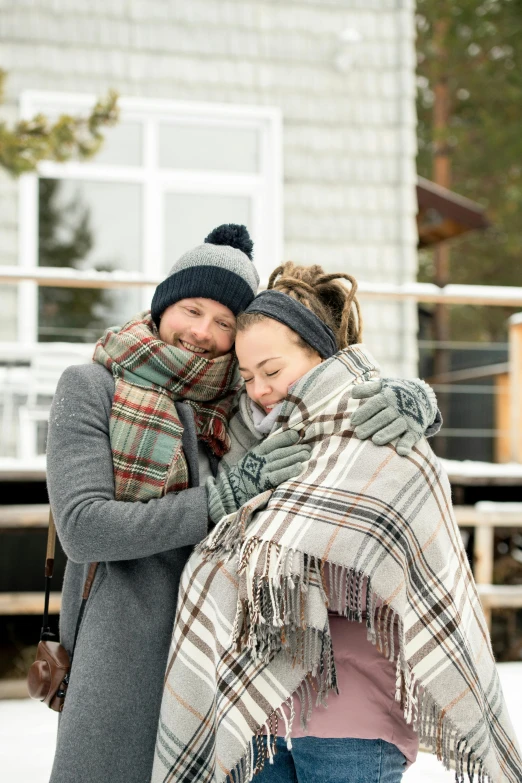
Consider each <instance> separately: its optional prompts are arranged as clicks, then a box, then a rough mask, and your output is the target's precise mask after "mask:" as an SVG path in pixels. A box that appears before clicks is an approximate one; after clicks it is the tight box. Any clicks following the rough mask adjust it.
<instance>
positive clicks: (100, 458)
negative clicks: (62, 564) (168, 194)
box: [47, 226, 309, 783]
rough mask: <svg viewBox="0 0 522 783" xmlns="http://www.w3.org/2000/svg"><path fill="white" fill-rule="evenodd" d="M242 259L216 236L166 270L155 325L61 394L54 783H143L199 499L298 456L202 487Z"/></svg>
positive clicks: (271, 457) (220, 422)
mask: <svg viewBox="0 0 522 783" xmlns="http://www.w3.org/2000/svg"><path fill="white" fill-rule="evenodd" d="M251 253H252V243H251V240H250V238H249V236H248V232H247V231H246V229H244V227H241V226H222V227H219V228H218V229H216V230H215V231H213V232H212V233H211V234H210V235H209V237H207V239H206V240H205V243H204V244H203V245H200V246H199V247H196V248H195V249H194V250H192V251H190V252H188V253H186V254H185V255H184V256H183V257H182V258H181V259H180V260H179V261H178V262H177V263H176V264H174V266H173V268H172V269H171V272H170V274H169V276H168V277H167V279H166V280H165V281H163V283H161V284H160V285H159V286H158V288H157V289H156V292H155V295H154V298H153V301H152V310H151V314H148V313H145V314H141V315H140V316H138V317H137V318H136V319H134V320H133V321H130V322H129V323H128V324H126V325H125V326H124V327H123V328H121V329H109V330H107V332H106V333H105V335H104V337H103V338H102V339H101V340H100V341H99V342H98V344H97V346H96V350H95V354H94V363H93V364H91V365H79V366H74V367H69V368H68V369H67V370H66V371H65V372H64V374H63V376H62V378H61V379H60V382H59V384H58V388H57V390H56V394H55V397H54V402H53V407H52V411H51V415H50V420H49V438H48V449H47V465H48V467H47V474H48V488H49V497H50V501H51V507H52V509H53V512H54V516H55V521H56V526H57V530H58V534H59V537H60V541H61V544H62V546H63V549H64V551H65V553H66V554H67V556H68V558H69V562H68V565H67V569H66V576H65V580H64V585H63V599H62V600H63V603H62V614H61V622H60V626H61V627H60V632H61V641H62V644H63V645H64V646H65V647H66V649H67V650H68V652H69V653H70V654H71V653H72V652H73V649H74V656H73V658H74V660H73V664H72V668H71V676H70V684H69V687H68V691H67V696H66V700H65V704H64V710H63V712H62V714H61V716H60V723H59V731H58V745H57V751H56V756H55V761H54V766H53V771H52V775H51V781H52V783H83V781H85V783H87V781H89V783H98V782H99V783H101V781H104V783H105V781H108V780H110V781H111V782H112V783H117V782H118V781H121V783H124V782H125V783H134V782H135V783H145V782H146V781H148V780H149V778H150V773H151V769H152V762H153V753H154V742H155V737H156V729H157V721H158V714H159V708H160V701H161V693H162V686H163V676H164V671H165V663H166V659H167V654H168V646H169V641H170V636H171V631H172V626H173V621H174V612H175V607H176V596H177V589H178V583H179V578H180V575H181V572H182V570H183V566H184V565H185V562H186V560H187V557H188V555H189V554H190V551H191V548H192V547H193V546H194V545H195V544H196V543H198V542H199V541H201V540H202V539H203V538H204V537H205V535H206V534H207V532H208V513H207V505H208V500H209V495H216V494H218V495H219V493H223V492H225V493H227V495H228V496H230V495H231V493H232V497H234V498H236V499H237V502H238V503H239V504H240V503H242V502H244V500H246V499H247V498H248V497H250V496H253V495H255V494H256V493H257V492H259V491H260V488H262V487H264V486H267V487H268V486H277V484H278V483H280V482H281V481H285V480H286V479H287V478H290V477H292V476H295V475H298V473H299V472H300V471H301V469H302V467H303V462H304V461H306V458H307V456H308V454H309V450H308V449H307V448H306V447H302V446H299V445H296V446H294V443H295V441H296V440H297V436H296V435H294V434H290V433H284V434H283V437H282V438H279V440H277V441H276V440H275V439H274V443H273V444H269V448H268V449H266V448H265V449H264V451H263V452H261V453H259V454H256V455H255V457H256V465H257V466H258V468H259V470H258V471H257V472H256V474H255V475H250V474H249V475H248V476H247V477H246V480H245V479H244V477H243V466H244V465H245V461H244V460H243V461H242V463H240V464H239V465H238V469H237V471H236V473H235V476H233V477H230V478H231V479H232V478H234V481H233V482H232V483H233V486H234V490H233V491H232V489H231V484H230V483H228V481H227V479H225V480H224V481H223V480H221V479H220V480H218V481H213V480H212V478H211V477H212V474H213V470H215V467H216V465H217V462H218V460H219V457H220V456H222V454H223V453H224V452H225V451H226V449H227V437H228V436H227V432H226V421H227V416H228V413H229V409H230V406H231V404H232V401H233V398H234V389H235V387H236V385H237V383H238V380H239V376H238V373H237V367H236V361H235V358H234V355H233V353H232V352H231V349H232V346H233V343H234V337H235V315H236V314H237V313H238V312H240V310H242V309H244V308H245V307H246V306H247V305H248V304H249V303H250V301H251V300H252V299H253V298H254V295H255V293H256V291H257V287H258V284H259V278H258V275H257V272H256V270H255V268H254V265H253V263H252V260H251ZM258 451H259V450H258ZM209 478H210V481H208V479H209ZM205 483H206V484H207V486H206V487H205ZM229 501H230V498H229ZM94 562H98V566H97V568H96V571H95V573H94V579H93V582H92V586H91V590H90V594H89V597H88V600H87V601H86V602H85V603H84V613H83V618H82V619H81V622H80V623H79V622H78V618H79V616H80V608H81V605H82V592H83V590H84V585H85V582H86V579H87V577H88V574H89V566H90V564H92V563H94ZM92 574H93V569H91V572H90V576H91V577H92ZM75 635H77V638H76V643H75V641H74V640H75Z"/></svg>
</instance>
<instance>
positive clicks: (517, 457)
mask: <svg viewBox="0 0 522 783" xmlns="http://www.w3.org/2000/svg"><path fill="white" fill-rule="evenodd" d="M509 376H510V379H509V380H510V383H509V385H510V397H511V412H510V430H511V459H512V461H513V462H522V313H516V314H515V315H512V316H511V318H510V319H509Z"/></svg>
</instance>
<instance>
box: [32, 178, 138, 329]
mask: <svg viewBox="0 0 522 783" xmlns="http://www.w3.org/2000/svg"><path fill="white" fill-rule="evenodd" d="M141 212H142V209H141V188H140V186H139V185H135V184H129V183H114V182H82V181H78V180H74V181H73V180H53V179H41V180H40V182H39V226H38V234H39V243H38V256H39V258H38V263H39V265H40V266H56V267H72V268H74V269H98V270H100V271H104V270H105V271H113V270H139V269H140V268H141V263H140V262H141ZM38 299H39V302H38V311H39V312H38V339H39V340H42V341H50V340H59V341H67V342H92V341H94V340H96V339H97V337H99V335H100V334H101V332H102V331H103V329H105V328H106V327H107V326H109V325H112V324H117V323H123V322H124V321H126V320H128V319H129V318H130V317H131V316H132V315H134V314H135V313H136V312H138V311H139V310H140V294H139V291H138V290H137V289H121V290H118V289H100V288H47V287H44V286H41V287H40V288H39V295H38Z"/></svg>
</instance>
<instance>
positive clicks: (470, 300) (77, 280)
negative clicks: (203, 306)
mask: <svg viewBox="0 0 522 783" xmlns="http://www.w3.org/2000/svg"><path fill="white" fill-rule="evenodd" d="M162 279H163V278H162V277H159V276H158V277H156V276H154V275H144V274H141V273H139V272H125V271H116V272H98V271H96V270H94V269H86V270H77V269H71V268H63V267H21V266H0V284H5V283H8V284H16V283H22V282H34V283H38V285H41V286H54V287H66V288H136V287H141V286H156V285H158V283H160V282H161V280H162ZM266 283H267V281H266V280H263V281H262V283H261V288H265V287H266ZM358 293H359V294H360V295H361V297H363V298H365V299H394V300H397V301H404V300H413V301H417V302H442V303H445V304H478V305H498V306H502V307H519V306H522V288H520V287H516V286H485V285H447V286H445V287H444V288H439V287H438V286H436V285H433V284H432V283H403V284H401V285H395V284H392V283H369V282H364V281H359V287H358Z"/></svg>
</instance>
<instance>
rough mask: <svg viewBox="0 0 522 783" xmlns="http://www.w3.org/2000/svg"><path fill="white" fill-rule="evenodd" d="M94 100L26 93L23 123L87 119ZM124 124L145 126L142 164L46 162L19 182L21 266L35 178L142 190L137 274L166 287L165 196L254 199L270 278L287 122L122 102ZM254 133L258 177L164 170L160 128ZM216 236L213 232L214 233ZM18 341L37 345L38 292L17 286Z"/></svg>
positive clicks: (176, 104) (259, 254)
mask: <svg viewBox="0 0 522 783" xmlns="http://www.w3.org/2000/svg"><path fill="white" fill-rule="evenodd" d="M95 102H96V97H95V96H93V95H85V94H79V93H60V92H43V91H33V90H31V91H25V92H23V93H22V94H21V97H20V113H21V116H22V118H30V117H33V116H34V115H35V114H37V113H40V112H41V113H42V114H47V113H49V114H51V115H56V114H57V113H68V114H75V113H82V114H85V113H86V112H88V111H89V110H90V109H91V108H92V106H93V105H94V103H95ZM118 105H119V109H120V121H122V122H136V121H138V122H140V123H141V124H142V126H143V141H142V144H143V147H142V164H141V165H140V166H124V165H123V166H122V165H115V164H108V163H100V164H98V163H96V159H94V160H93V161H92V162H89V163H78V162H70V163H54V162H51V161H46V162H42V163H41V164H40V165H39V167H38V173H37V174H25V175H23V176H22V177H21V178H20V190H19V264H20V266H22V267H24V268H29V269H34V268H37V267H38V178H39V176H41V177H50V178H57V179H81V180H85V181H98V182H133V183H137V184H140V185H141V186H142V193H143V200H142V204H143V213H142V215H143V230H142V248H141V257H142V266H141V269H140V271H141V272H142V273H144V274H146V275H148V276H150V277H152V278H158V279H161V278H162V276H163V274H164V270H163V265H162V237H163V225H162V220H163V209H162V208H161V203H162V197H163V194H164V193H166V192H177V193H183V192H186V193H197V194H203V193H222V194H224V195H244V196H248V197H250V198H251V203H252V216H251V225H250V226H249V230H250V231H251V234H252V238H253V240H254V243H255V263H256V267H257V269H258V272H259V275H260V278H261V279H264V278H266V277H267V276H268V274H269V272H270V271H271V270H272V269H274V268H275V267H276V266H277V265H278V264H279V263H280V260H281V258H282V248H283V220H282V177H283V165H282V118H281V111H280V109H278V108H277V107H270V106H269V107H265V106H237V105H234V104H219V103H191V102H185V101H169V100H150V99H146V98H120V99H119V100H118ZM161 122H167V123H169V124H170V125H172V124H178V125H194V124H197V125H199V126H202V127H207V128H212V127H228V128H233V129H234V130H236V129H256V130H258V132H259V138H260V165H259V172H258V173H256V174H245V173H236V172H227V171H193V170H182V169H166V168H160V167H159V165H158V135H159V134H158V127H159V123H161ZM210 228H212V227H210ZM152 290H153V289H151V287H150V286H148V287H144V288H143V291H142V307H143V308H144V309H146V308H147V307H148V306H149V305H150V300H151V295H152ZM18 296H19V304H18V313H19V319H18V340H19V341H20V342H23V343H34V342H37V341H38V286H37V284H36V283H33V282H23V283H20V284H19V292H18Z"/></svg>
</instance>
